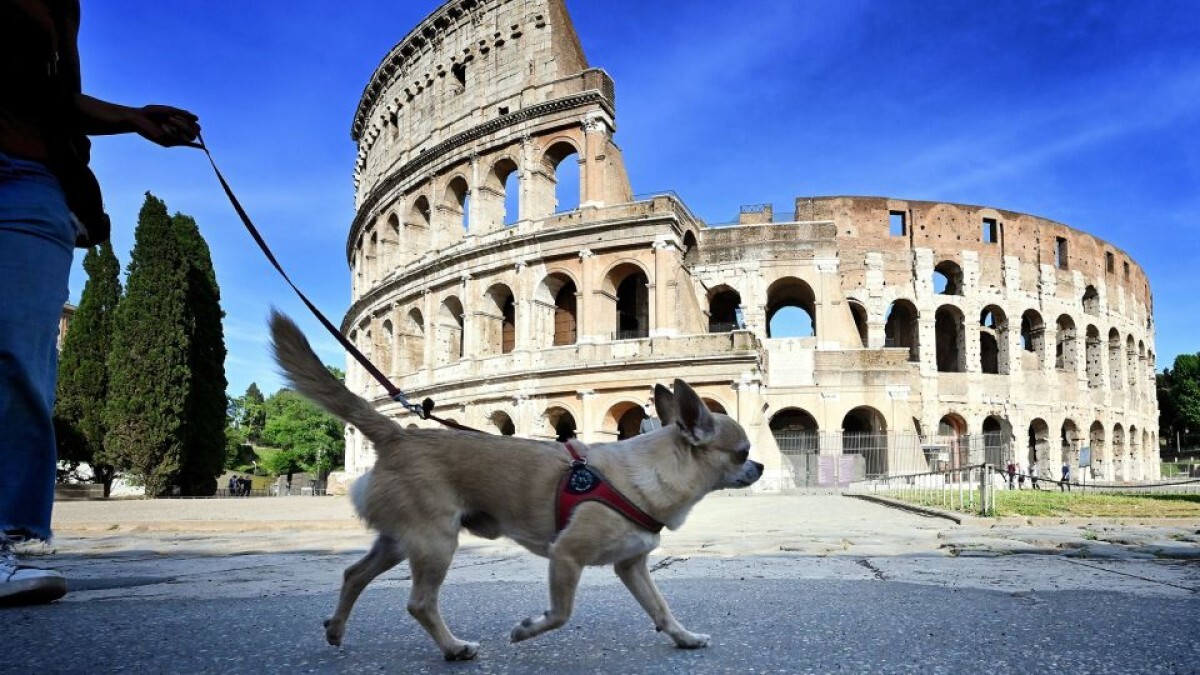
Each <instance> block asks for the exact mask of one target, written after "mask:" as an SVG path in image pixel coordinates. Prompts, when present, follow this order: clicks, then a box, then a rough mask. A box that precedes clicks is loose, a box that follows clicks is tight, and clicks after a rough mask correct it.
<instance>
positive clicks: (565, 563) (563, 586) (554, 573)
mask: <svg viewBox="0 0 1200 675" xmlns="http://www.w3.org/2000/svg"><path fill="white" fill-rule="evenodd" d="M581 574H583V565H581V564H579V562H578V561H576V560H575V559H574V558H573V557H572V556H570V555H569V554H567V553H566V552H564V551H561V550H554V551H553V552H552V553H551V554H550V610H549V611H547V612H546V613H545V614H543V615H541V616H539V617H537V618H534V617H529V618H527V619H525V620H524V621H522V622H521V623H519V624H517V625H516V627H514V628H513V629H512V634H511V635H510V636H509V637H510V638H511V639H512V641H513V642H520V641H521V640H528V639H529V638H531V637H535V636H538V635H541V634H542V633H545V632H546V631H548V630H554V629H555V628H558V627H559V626H562V625H563V624H565V623H566V622H567V619H570V618H571V611H572V610H573V609H574V607H575V588H576V587H577V586H579V577H580V575H581Z"/></svg>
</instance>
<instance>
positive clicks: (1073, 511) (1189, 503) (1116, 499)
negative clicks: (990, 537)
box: [996, 490, 1200, 518]
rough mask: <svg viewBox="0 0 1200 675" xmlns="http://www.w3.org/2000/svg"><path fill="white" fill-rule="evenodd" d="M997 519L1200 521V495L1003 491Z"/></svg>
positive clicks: (1000, 494) (1000, 495)
mask: <svg viewBox="0 0 1200 675" xmlns="http://www.w3.org/2000/svg"><path fill="white" fill-rule="evenodd" d="M996 515H997V516H1043V517H1054V516H1062V517H1076V518H1200V494H1178V495H1163V494H1149V495H1127V494H1098V493H1088V494H1079V493H1077V492H1073V493H1069V492H1059V491H1057V490H1055V491H1053V492H1051V491H1049V490H1001V491H998V492H997V493H996Z"/></svg>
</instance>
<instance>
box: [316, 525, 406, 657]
mask: <svg viewBox="0 0 1200 675" xmlns="http://www.w3.org/2000/svg"><path fill="white" fill-rule="evenodd" d="M402 560H404V547H403V546H401V544H400V542H398V541H396V540H395V539H392V538H391V537H389V536H387V535H385V534H381V535H379V537H378V538H377V539H376V540H375V544H374V545H373V546H371V550H370V551H368V552H367V554H366V555H365V556H363V558H362V560H359V561H358V562H356V563H354V564H353V565H351V566H349V567H347V568H346V572H345V573H344V574H343V575H342V592H341V595H339V596H338V605H337V609H336V610H335V611H334V613H333V616H332V617H330V618H329V619H326V620H325V641H326V642H328V643H329V644H331V645H333V646H335V647H338V646H341V644H342V636H343V635H344V634H345V633H346V620H347V619H349V618H350V610H351V609H353V608H354V603H355V602H356V601H357V600H358V596H359V594H361V593H362V592H363V589H364V588H366V587H367V584H369V583H371V581H373V580H374V579H375V577H377V576H379V575H380V574H383V573H384V572H386V571H388V570H390V569H392V568H393V567H395V566H396V565H397V564H399V563H400V561H402Z"/></svg>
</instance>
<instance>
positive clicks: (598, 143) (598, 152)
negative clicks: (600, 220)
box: [579, 111, 609, 208]
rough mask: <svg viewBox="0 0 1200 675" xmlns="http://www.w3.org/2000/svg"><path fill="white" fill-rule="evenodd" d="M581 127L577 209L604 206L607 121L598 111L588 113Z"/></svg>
mask: <svg viewBox="0 0 1200 675" xmlns="http://www.w3.org/2000/svg"><path fill="white" fill-rule="evenodd" d="M581 125H582V127H583V153H582V154H583V156H582V157H580V167H579V169H580V170H579V173H580V177H581V179H582V181H583V186H582V188H581V189H580V191H579V207H580V208H584V207H589V206H590V207H598V206H604V204H605V199H604V195H605V175H604V164H603V162H604V159H605V148H606V146H607V145H608V129H609V125H608V121H607V119H606V118H605V115H604V114H603V113H601V112H599V111H596V112H592V113H589V114H588V115H587V116H586V117H584V118H583V121H582V122H581Z"/></svg>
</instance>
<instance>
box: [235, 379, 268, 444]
mask: <svg viewBox="0 0 1200 675" xmlns="http://www.w3.org/2000/svg"><path fill="white" fill-rule="evenodd" d="M264 403H265V399H264V398H263V394H262V391H261V390H259V388H258V384H257V383H256V382H251V383H250V386H249V387H247V388H246V394H245V395H244V396H242V398H241V418H240V419H239V420H238V425H239V426H240V427H241V428H242V431H243V432H244V433H245V434H246V439H247V440H249V441H250V442H251V443H257V442H258V441H259V439H260V438H262V433H263V427H264V426H266V424H267V410H266V408H265V407H264V405H263V404H264Z"/></svg>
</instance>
